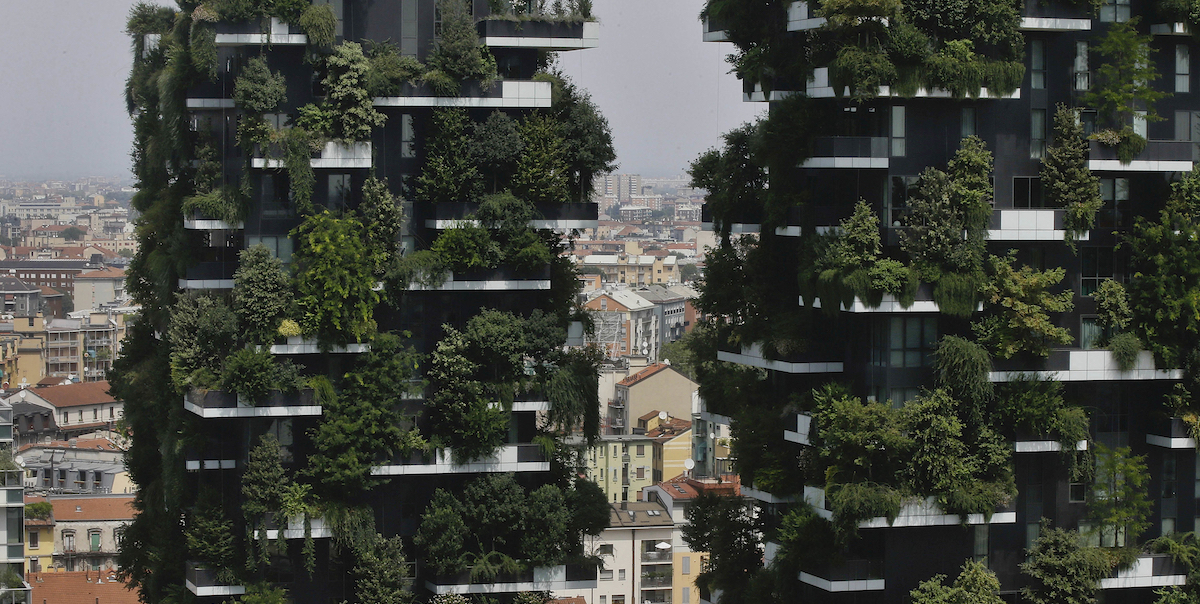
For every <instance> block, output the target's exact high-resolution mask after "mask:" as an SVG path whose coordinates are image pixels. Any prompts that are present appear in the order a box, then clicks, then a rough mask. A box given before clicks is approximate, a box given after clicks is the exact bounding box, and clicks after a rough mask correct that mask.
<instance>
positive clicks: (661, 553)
mask: <svg viewBox="0 0 1200 604" xmlns="http://www.w3.org/2000/svg"><path fill="white" fill-rule="evenodd" d="M671 558H672V553H671V550H670V549H655V550H653V551H645V550H643V551H642V564H670V563H671Z"/></svg>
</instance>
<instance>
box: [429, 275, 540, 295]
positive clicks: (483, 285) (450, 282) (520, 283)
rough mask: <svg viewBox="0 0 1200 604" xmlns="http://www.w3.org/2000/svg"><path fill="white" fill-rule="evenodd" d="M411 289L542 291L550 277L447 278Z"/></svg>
mask: <svg viewBox="0 0 1200 604" xmlns="http://www.w3.org/2000/svg"><path fill="white" fill-rule="evenodd" d="M408 289H409V291H443V292H447V291H452V292H483V291H487V292H492V291H540V290H547V289H550V280H549V279H492V280H487V281H455V280H454V279H453V278H450V279H447V280H446V281H445V282H444V283H442V284H441V285H438V286H435V287H425V286H424V285H421V284H420V283H413V284H410V285H409V286H408Z"/></svg>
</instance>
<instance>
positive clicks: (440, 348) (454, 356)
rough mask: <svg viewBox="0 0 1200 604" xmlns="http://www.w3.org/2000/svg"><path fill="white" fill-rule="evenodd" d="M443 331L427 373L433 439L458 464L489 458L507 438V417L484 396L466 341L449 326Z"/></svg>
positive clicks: (429, 415) (428, 407)
mask: <svg viewBox="0 0 1200 604" xmlns="http://www.w3.org/2000/svg"><path fill="white" fill-rule="evenodd" d="M443 328H444V330H445V333H446V335H445V336H444V337H443V338H442V340H441V341H439V342H438V343H437V346H436V348H435V350H434V352H433V355H432V358H431V359H430V367H429V372H428V373H427V375H428V377H429V381H430V385H431V388H432V394H431V395H430V397H429V402H428V403H427V404H426V406H425V413H426V414H427V416H428V418H429V422H430V430H431V431H432V437H431V438H432V439H433V441H435V442H439V443H441V444H442V446H449V447H451V448H452V450H453V455H454V459H455V461H456V462H460V463H461V462H465V461H468V460H472V459H479V458H481V457H487V456H488V455H491V454H492V453H493V452H495V450H496V449H497V448H498V447H499V446H500V445H502V444H504V440H505V439H506V438H507V436H508V414H507V413H505V411H504V409H503V408H501V407H498V406H497V407H493V406H491V405H490V403H491V400H490V397H488V396H485V387H484V383H483V382H482V381H480V380H479V379H477V378H476V377H475V376H476V372H477V371H479V367H480V365H479V363H478V362H476V361H474V360H472V359H471V358H470V357H468V356H467V355H468V347H469V345H470V344H469V342H468V341H467V338H466V337H465V336H464V335H463V333H462V332H460V331H458V330H456V329H454V328H453V327H450V326H449V325H446V326H443Z"/></svg>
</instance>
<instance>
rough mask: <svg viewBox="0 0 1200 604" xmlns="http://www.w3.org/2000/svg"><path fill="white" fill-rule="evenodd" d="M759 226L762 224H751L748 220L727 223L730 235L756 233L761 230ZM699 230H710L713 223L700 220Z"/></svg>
mask: <svg viewBox="0 0 1200 604" xmlns="http://www.w3.org/2000/svg"><path fill="white" fill-rule="evenodd" d="M761 228H762V226H761V225H758V224H752V223H748V222H747V223H742V222H734V223H732V224H730V225H729V234H730V235H757V234H758V232H759V231H760V230H761ZM700 230H701V231H709V232H712V230H713V223H711V222H701V223H700Z"/></svg>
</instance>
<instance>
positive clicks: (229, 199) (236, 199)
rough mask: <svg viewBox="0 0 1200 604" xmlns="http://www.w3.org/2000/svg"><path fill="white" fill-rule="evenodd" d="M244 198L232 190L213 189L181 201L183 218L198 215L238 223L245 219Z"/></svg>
mask: <svg viewBox="0 0 1200 604" xmlns="http://www.w3.org/2000/svg"><path fill="white" fill-rule="evenodd" d="M243 201H244V198H243V197H242V196H241V195H239V194H238V192H237V191H236V190H234V189H213V190H212V191H209V192H207V193H200V194H198V195H192V196H191V197H187V198H185V199H184V200H183V206H182V209H183V213H184V215H185V216H191V215H196V214H198V215H200V216H203V217H205V218H211V219H213V220H222V221H225V222H227V223H229V224H237V223H240V222H241V221H242V220H243V219H245V217H246V211H247V210H246V204H245V203H243Z"/></svg>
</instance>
